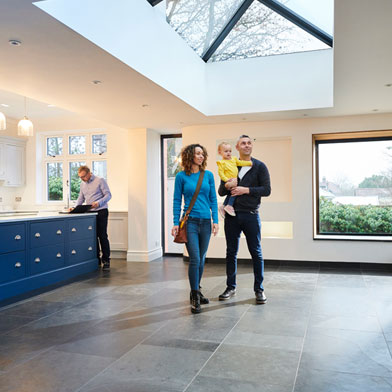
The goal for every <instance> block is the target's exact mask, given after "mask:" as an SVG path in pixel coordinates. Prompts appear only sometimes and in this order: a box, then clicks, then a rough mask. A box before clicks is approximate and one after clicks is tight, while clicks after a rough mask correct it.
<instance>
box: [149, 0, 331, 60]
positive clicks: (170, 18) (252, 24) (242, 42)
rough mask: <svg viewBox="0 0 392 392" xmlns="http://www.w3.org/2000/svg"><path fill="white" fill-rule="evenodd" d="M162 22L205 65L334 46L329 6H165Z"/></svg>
mask: <svg viewBox="0 0 392 392" xmlns="http://www.w3.org/2000/svg"><path fill="white" fill-rule="evenodd" d="M148 1H149V2H150V3H151V4H153V3H154V4H157V3H159V1H158V0H148ZM166 19H167V22H168V23H169V24H170V25H171V26H172V27H173V28H174V30H176V32H177V33H178V34H179V35H180V36H181V37H182V38H183V39H184V40H185V41H186V42H187V43H188V45H189V46H191V47H192V48H193V49H194V50H195V52H196V53H197V54H198V55H199V56H200V57H202V58H203V60H204V61H206V62H207V61H210V62H214V61H224V60H235V59H244V58H250V57H260V56H270V55H277V54H285V53H295V52H304V51H310V50H321V49H328V48H330V47H331V46H332V42H333V41H332V31H333V0H317V1H314V0H166Z"/></svg>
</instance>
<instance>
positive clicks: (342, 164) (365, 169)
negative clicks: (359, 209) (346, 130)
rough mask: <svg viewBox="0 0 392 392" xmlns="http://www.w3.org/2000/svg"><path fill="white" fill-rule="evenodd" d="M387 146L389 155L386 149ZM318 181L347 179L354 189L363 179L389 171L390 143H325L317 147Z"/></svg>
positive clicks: (391, 144) (391, 145)
mask: <svg viewBox="0 0 392 392" xmlns="http://www.w3.org/2000/svg"><path fill="white" fill-rule="evenodd" d="M386 147H391V152H390V154H391V156H388V155H387V153H386V152H387V151H388V150H387V148H386ZM319 169H320V171H319V178H320V179H322V178H323V177H324V176H325V177H326V178H327V180H328V181H332V182H336V180H337V179H342V178H347V179H348V180H349V182H351V183H352V184H353V185H355V186H358V184H359V183H360V182H362V180H363V179H364V178H365V177H371V176H372V175H377V174H383V173H384V172H386V171H388V170H390V169H392V140H388V141H372V142H353V143H336V144H335V143H328V144H320V145H319Z"/></svg>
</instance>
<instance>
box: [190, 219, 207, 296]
mask: <svg viewBox="0 0 392 392" xmlns="http://www.w3.org/2000/svg"><path fill="white" fill-rule="evenodd" d="M186 233H187V238H188V242H187V243H186V248H187V250H188V254H189V269H188V275H189V283H190V285H191V290H199V286H200V281H201V277H202V276H203V270H204V262H205V260H206V254H207V249H208V244H209V243H210V238H211V219H199V218H191V217H189V218H188V222H187V226H186Z"/></svg>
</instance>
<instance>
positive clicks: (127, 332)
mask: <svg viewBox="0 0 392 392" xmlns="http://www.w3.org/2000/svg"><path fill="white" fill-rule="evenodd" d="M149 335H151V332H150V331H146V330H141V329H137V330H135V329H134V328H130V329H122V330H118V331H111V332H109V331H107V332H105V331H103V330H102V329H100V328H96V326H93V327H92V328H90V329H89V330H87V331H84V332H82V333H81V334H78V335H76V336H74V337H73V338H71V339H70V340H69V341H67V342H66V343H64V344H61V345H58V346H56V347H55V349H56V350H58V351H66V352H71V353H79V354H85V355H95V356H101V357H109V358H120V357H121V356H123V355H124V354H126V353H127V352H128V351H129V350H131V349H132V348H133V347H135V346H136V345H137V344H139V343H141V342H142V341H143V340H144V339H145V338H147V337H148V336H149Z"/></svg>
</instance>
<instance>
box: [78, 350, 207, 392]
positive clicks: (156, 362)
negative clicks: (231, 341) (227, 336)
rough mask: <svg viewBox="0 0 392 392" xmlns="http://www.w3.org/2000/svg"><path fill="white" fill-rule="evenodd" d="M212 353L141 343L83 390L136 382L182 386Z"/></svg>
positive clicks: (164, 387) (147, 385) (167, 387)
mask: <svg viewBox="0 0 392 392" xmlns="http://www.w3.org/2000/svg"><path fill="white" fill-rule="evenodd" d="M210 355H211V353H210V352H208V351H201V350H188V349H181V348H171V347H158V346H149V345H139V346H137V347H135V348H134V349H133V350H132V351H130V352H129V353H128V354H126V355H124V356H123V357H122V358H120V359H119V360H118V361H116V362H115V363H114V364H113V365H112V366H110V367H109V368H108V369H106V370H105V371H104V372H102V373H101V374H100V375H98V376H97V377H95V378H94V379H93V380H91V382H89V383H88V384H87V385H85V387H84V388H83V389H82V391H90V390H92V391H95V390H96V389H94V388H97V387H100V388H102V387H103V386H105V387H107V388H109V387H110V386H111V385H115V386H116V385H127V384H129V385H133V384H134V383H136V385H142V386H143V387H144V389H139V390H146V391H148V390H157V389H152V388H157V387H158V386H160V387H161V390H183V389H184V388H185V387H186V386H187V385H188V384H189V383H190V382H191V380H192V379H193V377H194V376H195V375H196V374H197V372H198V371H199V370H200V369H201V367H202V366H203V364H204V363H205V362H206V361H207V359H208V358H209V357H210ZM150 387H151V388H150ZM98 390H99V389H98ZM110 390H111V389H110ZM117 390H119V391H120V390H121V389H119V388H118V389H117ZM126 390H127V389H126ZM136 390H138V389H136Z"/></svg>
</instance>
